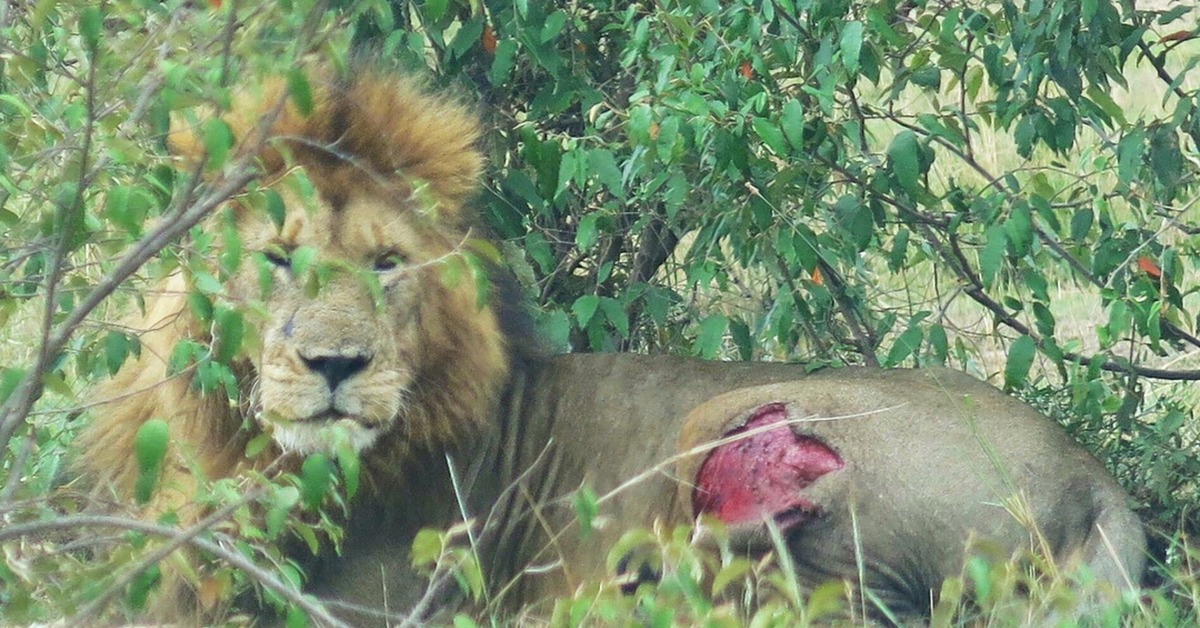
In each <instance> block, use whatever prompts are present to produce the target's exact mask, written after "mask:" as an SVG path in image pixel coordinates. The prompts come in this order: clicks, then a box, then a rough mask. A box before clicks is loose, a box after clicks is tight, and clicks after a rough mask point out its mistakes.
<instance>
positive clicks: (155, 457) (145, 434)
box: [133, 419, 170, 473]
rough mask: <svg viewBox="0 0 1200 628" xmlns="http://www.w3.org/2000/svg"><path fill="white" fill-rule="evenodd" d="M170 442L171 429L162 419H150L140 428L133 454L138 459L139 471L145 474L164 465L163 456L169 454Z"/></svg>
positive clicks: (135, 439) (135, 438)
mask: <svg viewBox="0 0 1200 628" xmlns="http://www.w3.org/2000/svg"><path fill="white" fill-rule="evenodd" d="M169 440H170V429H168V427H167V422H166V421H164V420H162V419H150V420H149V421H146V422H145V423H143V424H142V426H141V427H140V428H138V431H137V435H136V436H135V437H134V442H133V452H134V456H135V457H136V458H137V462H138V469H140V470H141V471H142V472H143V473H145V472H147V471H151V470H154V469H157V468H158V467H159V465H160V464H162V461H163V456H165V455H166V453H167V443H168V442H169Z"/></svg>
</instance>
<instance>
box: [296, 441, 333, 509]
mask: <svg viewBox="0 0 1200 628" xmlns="http://www.w3.org/2000/svg"><path fill="white" fill-rule="evenodd" d="M332 483H333V463H332V462H330V461H329V458H327V457H325V454H319V453H318V454H313V455H311V456H309V457H308V458H306V459H305V460H304V464H303V465H301V467H300V496H301V498H302V499H303V500H304V505H305V506H307V507H308V508H310V509H312V508H316V507H317V506H319V505H320V504H321V499H322V498H323V497H325V493H326V491H328V490H329V486H330V484H332Z"/></svg>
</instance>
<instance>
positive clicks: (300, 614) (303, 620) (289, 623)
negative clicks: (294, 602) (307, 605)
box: [283, 606, 308, 628]
mask: <svg viewBox="0 0 1200 628" xmlns="http://www.w3.org/2000/svg"><path fill="white" fill-rule="evenodd" d="M283 625H284V628H308V613H307V612H305V610H304V609H302V608H300V607H298V606H288V609H287V618H286V619H284V621H283Z"/></svg>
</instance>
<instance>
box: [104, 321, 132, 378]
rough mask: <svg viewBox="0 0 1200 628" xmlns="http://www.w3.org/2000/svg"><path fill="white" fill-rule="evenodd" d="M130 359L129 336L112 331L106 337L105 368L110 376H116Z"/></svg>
mask: <svg viewBox="0 0 1200 628" xmlns="http://www.w3.org/2000/svg"><path fill="white" fill-rule="evenodd" d="M127 357H129V336H126V335H125V334H123V333H121V332H116V331H110V332H108V334H107V335H105V336H104V366H105V368H106V369H108V374H109V375H116V374H117V371H119V370H121V365H122V364H124V363H125V358H127Z"/></svg>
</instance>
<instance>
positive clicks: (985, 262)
mask: <svg viewBox="0 0 1200 628" xmlns="http://www.w3.org/2000/svg"><path fill="white" fill-rule="evenodd" d="M984 239H985V240H986V243H985V244H984V245H983V250H982V251H980V252H979V274H980V275H981V276H982V278H983V285H984V286H991V285H992V284H993V283H994V282H995V281H996V275H997V273H999V272H1000V265H1001V264H1003V263H1004V252H1005V250H1006V249H1007V248H1008V234H1007V233H1006V232H1005V230H1004V227H1003V226H1001V225H992V226H990V227H988V229H987V232H985V233H984Z"/></svg>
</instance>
